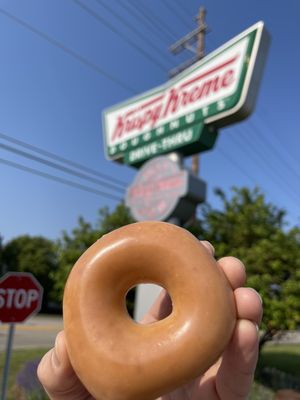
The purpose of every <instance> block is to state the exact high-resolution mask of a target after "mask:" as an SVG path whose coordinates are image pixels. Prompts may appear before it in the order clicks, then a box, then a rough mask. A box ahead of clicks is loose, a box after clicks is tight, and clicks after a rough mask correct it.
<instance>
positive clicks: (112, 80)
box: [0, 0, 300, 241]
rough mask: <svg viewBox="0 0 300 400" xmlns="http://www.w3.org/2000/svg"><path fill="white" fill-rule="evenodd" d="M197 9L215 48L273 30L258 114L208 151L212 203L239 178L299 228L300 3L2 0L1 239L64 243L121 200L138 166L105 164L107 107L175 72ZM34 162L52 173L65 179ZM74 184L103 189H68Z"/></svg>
mask: <svg viewBox="0 0 300 400" xmlns="http://www.w3.org/2000/svg"><path fill="white" fill-rule="evenodd" d="M200 5H204V6H205V7H206V9H207V24H208V25H209V28H210V31H209V33H208V35H207V37H206V52H210V51H212V50H214V49H216V48H217V47H218V46H220V45H222V44H223V43H225V42H226V41H227V40H229V39H231V38H232V37H234V36H236V35H237V34H239V33H240V32H241V31H243V30H244V29H246V28H248V27H249V26H251V25H252V24H254V23H255V22H257V21H259V20H263V21H264V22H265V24H266V27H267V29H268V31H269V33H270V34H271V37H272V42H271V47H270V52H269V56H268V60H267V64H266V68H265V71H264V76H263V80H262V84H261V87H260V92H259V95H258V100H257V104H256V109H255V111H254V113H253V115H252V116H251V117H250V118H249V119H247V120H245V121H243V122H242V123H239V124H236V125H231V126H228V127H226V128H223V129H222V130H221V132H220V135H219V139H218V141H217V143H216V145H215V147H214V149H213V150H212V151H210V152H207V153H204V154H203V155H201V161H200V176H201V178H202V179H204V180H205V181H206V182H207V184H208V196H207V200H208V201H209V202H210V203H211V204H213V205H215V206H218V202H217V200H216V198H215V196H214V194H213V189H214V188H215V187H221V188H222V189H224V190H225V191H226V192H227V193H229V190H230V187H232V186H233V185H236V186H248V187H254V186H255V185H258V186H259V187H260V188H261V189H262V191H263V192H264V193H265V195H266V198H267V200H268V201H270V202H272V203H273V204H275V205H277V206H278V207H281V208H285V209H286V211H287V217H288V221H289V223H290V224H291V226H293V225H299V222H300V219H299V216H300V202H299V198H300V185H299V179H300V160H299V149H300V135H299V134H298V132H299V126H298V125H299V124H298V120H299V104H300V99H299V90H300V85H299V83H300V79H299V71H300V55H299V38H300V24H299V21H298V16H299V12H300V2H299V1H298V0H287V1H286V2H285V3H284V4H283V5H282V3H281V2H279V1H276V2H273V1H261V0H252V1H248V2H242V1H239V0H227V1H226V2H225V1H223V0H210V1H205V2H202V3H199V2H198V1H196V0H185V1H183V0H176V1H171V0H151V1H150V0H148V1H147V0H78V1H73V0H64V1H61V0H51V1H50V0H26V1H21V0H18V1H17V0H2V1H0V54H1V64H0V66H1V74H0V144H1V145H2V147H0V159H1V160H2V161H0V179H1V192H0V198H1V207H0V235H1V236H2V237H3V238H4V241H8V240H10V239H11V238H13V237H16V236H19V235H22V234H30V235H44V236H46V237H49V238H52V239H56V238H58V237H59V236H60V234H61V231H62V230H64V229H66V230H68V231H69V230H71V229H72V228H73V227H75V226H76V223H77V219H78V216H79V215H82V216H83V217H84V218H85V219H87V220H88V221H90V222H94V221H95V220H96V216H97V211H98V210H99V208H101V207H103V206H109V207H110V208H113V207H114V206H115V205H116V204H117V203H118V200H117V199H118V198H122V196H123V193H124V187H125V186H126V185H128V184H129V183H131V182H132V180H133V178H134V176H135V174H136V170H135V169H133V168H130V167H126V166H122V165H120V164H116V163H113V162H111V161H107V160H106V159H105V156H104V150H103V139H102V128H101V112H102V110H103V109H104V108H107V107H109V106H112V105H114V104H116V103H118V102H121V101H123V100H125V99H127V98H129V97H132V96H133V95H135V94H139V93H142V92H144V91H146V90H149V89H151V88H153V87H155V86H158V85H160V84H162V83H163V82H165V81H166V79H167V76H168V71H169V70H170V69H172V68H173V67H175V66H176V65H178V64H180V63H181V62H182V61H184V60H185V59H187V58H189V57H191V55H192V54H191V53H188V52H186V53H184V54H182V55H181V56H173V55H171V54H170V53H169V52H168V47H169V45H171V44H172V43H173V42H175V41H176V40H177V39H179V38H180V37H181V36H183V35H185V34H186V33H187V32H188V31H190V30H192V29H194V28H195V27H196V25H195V21H194V19H193V17H194V16H195V15H196V14H197V13H198V9H199V7H200ZM87 7H88V9H87ZM108 7H109V8H108ZM88 10H92V12H93V15H91V14H90V13H89V12H88ZM143 15H148V21H146V20H144V17H143ZM95 16H96V17H95ZM138 32H139V34H137V33H138ZM7 137H9V138H10V139H11V140H13V141H14V142H12V141H11V140H10V141H9V140H7ZM17 141H19V142H17ZM20 141H21V142H22V143H23V144H24V143H26V144H29V145H31V146H36V147H38V148H39V149H43V150H45V151H48V152H51V153H54V154H55V155H57V156H60V157H64V158H66V159H68V160H71V161H73V162H77V163H80V164H82V165H84V166H86V167H88V168H92V169H93V170H95V171H97V172H98V173H100V174H105V175H106V176H107V177H108V179H104V180H103V179H102V178H100V177H96V176H95V175H90V174H89V176H90V177H91V178H93V179H94V181H87V180H86V179H83V178H80V177H79V176H71V175H70V174H68V173H67V171H65V172H63V171H60V170H57V169H54V168H53V167H52V166H50V165H43V164H41V163H39V162H37V160H33V159H27V158H25V157H24V154H22V153H20V151H23V152H27V153H30V154H31V155H33V156H34V157H37V156H38V157H40V158H43V159H45V158H46V157H45V155H41V154H37V153H36V152H34V151H33V150H32V149H31V150H30V149H29V148H27V149H26V148H24V146H22V145H21V144H20ZM3 146H4V147H3ZM8 146H9V149H8ZM12 148H13V150H12ZM16 152H17V154H16ZM3 160H4V161H3ZM47 160H48V161H50V159H49V158H47ZM52 162H54V161H53V160H52ZM55 162H58V161H55ZM188 163H189V160H187V164H188ZM8 164H9V165H8ZM17 165H18V166H19V168H23V170H20V169H19V168H16V166H17ZM20 165H22V167H20ZM24 168H27V169H26V171H25V170H24ZM28 169H34V170H38V171H39V172H41V173H43V174H48V175H47V176H48V177H49V175H52V176H53V175H55V176H56V177H58V178H59V179H60V180H62V179H63V180H64V183H62V182H57V181H53V180H49V179H46V178H45V176H37V175H34V174H32V173H29V170H28ZM77 172H80V171H79V170H78V169H77ZM81 173H85V174H88V173H87V172H84V171H81ZM95 179H97V180H100V179H102V181H101V182H100V183H99V182H95ZM66 180H68V181H72V182H74V183H75V184H76V185H84V186H85V187H87V186H88V187H89V188H91V189H92V191H97V193H92V192H87V191H85V190H81V189H79V188H78V187H77V188H75V187H71V186H68V185H67V184H66ZM119 182H120V183H119ZM111 184H115V186H113V187H110V186H109V185H111ZM99 192H106V193H108V194H109V196H107V197H104V196H103V195H101V194H100V193H99Z"/></svg>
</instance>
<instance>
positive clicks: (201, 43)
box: [192, 7, 206, 176]
mask: <svg viewBox="0 0 300 400" xmlns="http://www.w3.org/2000/svg"><path fill="white" fill-rule="evenodd" d="M205 16H206V10H205V8H204V7H201V8H200V10H199V15H198V17H197V21H198V26H199V33H198V42H197V59H198V60H201V59H202V58H203V57H204V51H205V28H206V25H205ZM199 164H200V156H199V154H194V155H193V156H192V172H193V173H194V174H195V175H196V176H198V175H199Z"/></svg>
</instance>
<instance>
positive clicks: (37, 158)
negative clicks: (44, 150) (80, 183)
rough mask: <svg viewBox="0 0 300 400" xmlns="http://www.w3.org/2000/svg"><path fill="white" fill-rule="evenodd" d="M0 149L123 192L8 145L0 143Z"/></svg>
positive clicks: (115, 187) (120, 190) (119, 189)
mask: <svg viewBox="0 0 300 400" xmlns="http://www.w3.org/2000/svg"><path fill="white" fill-rule="evenodd" d="M0 148H1V149H4V150H7V151H9V152H11V153H14V154H18V155H20V156H22V157H25V158H28V159H30V160H33V161H37V162H39V163H40V164H44V165H47V166H48V167H52V168H55V169H57V170H59V171H62V172H66V173H67V174H71V175H74V176H77V177H78V178H81V179H85V180H87V181H90V182H93V183H96V184H97V185H100V186H103V185H105V186H106V187H108V188H110V189H112V190H116V191H118V192H123V190H122V189H121V188H119V187H117V186H115V185H113V184H111V183H108V182H104V181H101V180H99V179H96V178H92V177H90V176H88V175H86V174H83V173H81V172H77V171H74V170H72V169H70V168H67V167H64V166H61V165H59V164H56V163H54V162H53V161H48V160H45V159H43V158H41V157H38V156H35V155H33V154H30V153H27V152H26V151H23V150H19V149H16V148H14V147H12V146H8V145H6V144H3V143H0Z"/></svg>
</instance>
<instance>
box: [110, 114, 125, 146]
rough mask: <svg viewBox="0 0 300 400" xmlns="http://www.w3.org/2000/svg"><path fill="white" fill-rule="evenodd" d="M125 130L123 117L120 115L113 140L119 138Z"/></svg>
mask: <svg viewBox="0 0 300 400" xmlns="http://www.w3.org/2000/svg"><path fill="white" fill-rule="evenodd" d="M123 130H124V122H123V118H122V117H118V121H117V125H116V128H115V130H114V133H113V135H112V138H111V140H112V141H113V140H115V139H117V138H119V137H120V136H122V134H123Z"/></svg>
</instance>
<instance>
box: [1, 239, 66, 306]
mask: <svg viewBox="0 0 300 400" xmlns="http://www.w3.org/2000/svg"><path fill="white" fill-rule="evenodd" d="M2 262H3V263H4V264H5V267H6V270H7V271H18V272H31V273H32V274H33V275H34V276H35V277H36V278H37V280H38V281H39V282H40V284H41V285H42V286H43V288H44V296H43V310H47V304H48V302H50V301H54V300H55V297H54V293H53V284H54V281H53V279H52V278H51V275H52V273H53V271H55V270H56V269H57V266H58V264H57V253H56V248H55V243H54V242H52V241H51V240H48V239H46V238H44V237H42V236H29V235H24V236H19V237H17V238H15V239H12V240H11V241H9V242H8V243H7V244H6V245H4V246H3V252H2Z"/></svg>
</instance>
